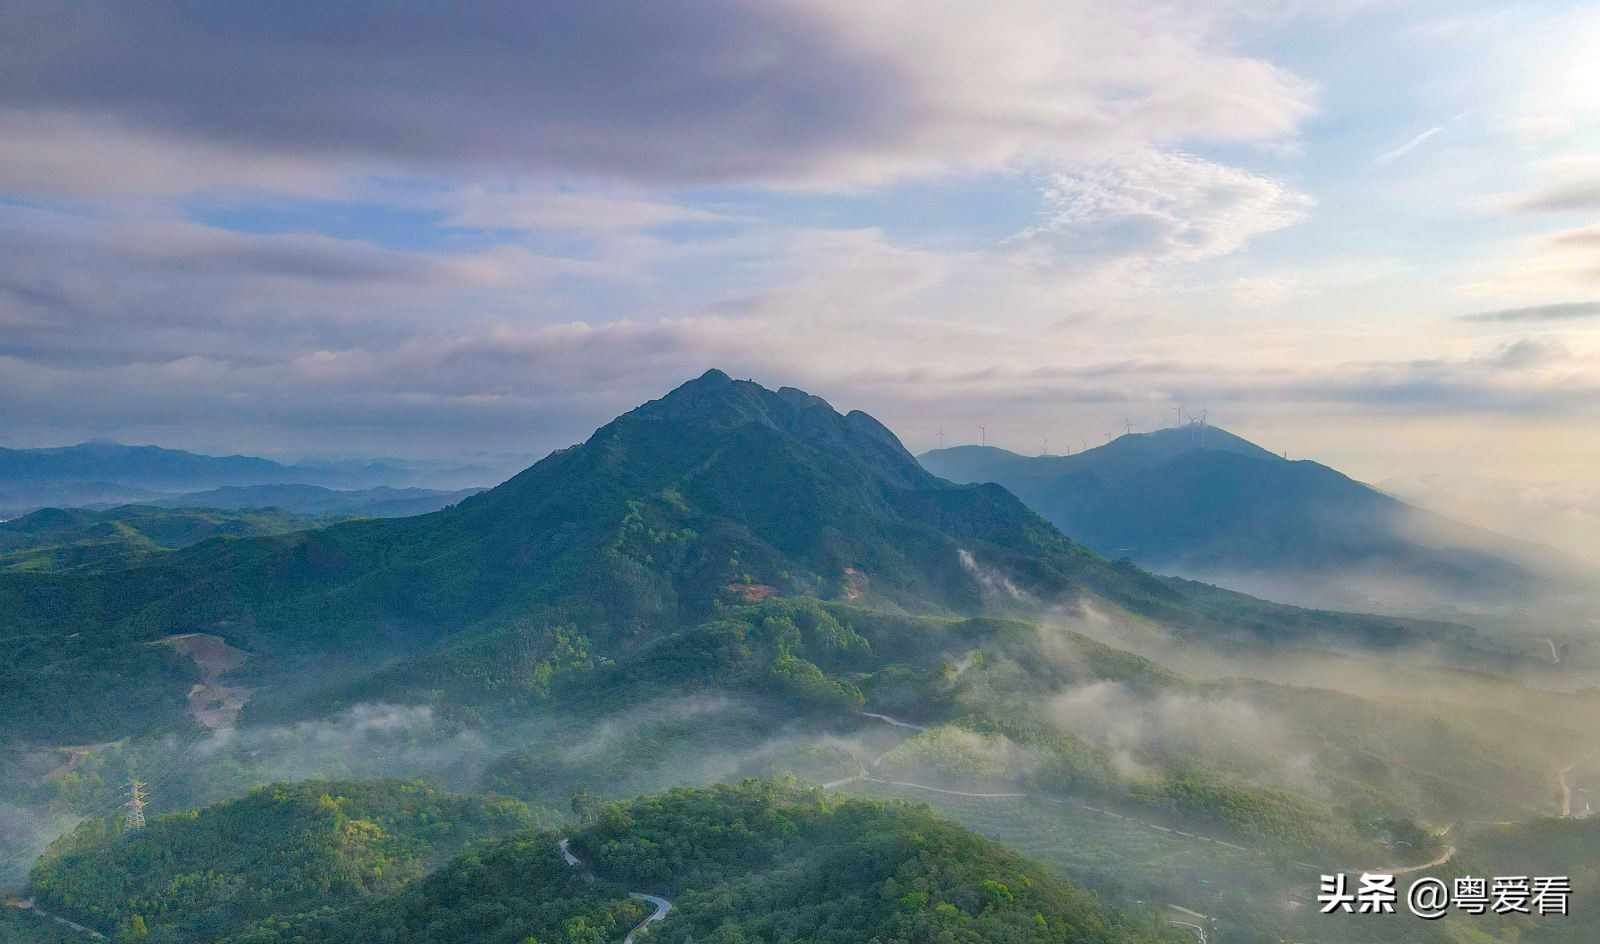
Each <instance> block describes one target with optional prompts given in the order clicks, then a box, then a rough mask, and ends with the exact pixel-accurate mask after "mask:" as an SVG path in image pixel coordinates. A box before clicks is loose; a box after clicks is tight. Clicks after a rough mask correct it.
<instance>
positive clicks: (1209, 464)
mask: <svg viewBox="0 0 1600 944" xmlns="http://www.w3.org/2000/svg"><path fill="white" fill-rule="evenodd" d="M1203 437H1204V438H1203V441H1202V430H1201V429H1200V427H1199V426H1195V425H1191V426H1185V427H1180V428H1172V429H1163V430H1158V431H1155V432H1150V433H1136V434H1131V435H1126V436H1123V437H1121V438H1118V439H1115V440H1113V441H1111V442H1109V443H1107V444H1106V445H1104V446H1098V447H1096V448H1093V449H1089V450H1086V451H1084V452H1081V453H1078V454H1077V455H1071V456H1021V455H1017V454H1016V453H1012V452H1007V451H1006V450H1004V449H997V448H994V447H982V446H958V447H954V448H950V449H941V450H935V451H932V452H929V453H926V454H924V455H922V456H921V457H919V458H920V461H921V462H922V464H923V466H924V467H925V468H927V469H928V470H929V471H931V472H934V473H935V474H937V475H940V476H943V477H944V478H948V479H950V480H951V481H954V482H968V483H970V482H994V483H997V484H999V485H1003V486H1005V487H1006V488H1007V489H1009V490H1010V491H1012V492H1013V493H1015V494H1016V495H1017V496H1018V497H1020V498H1021V499H1022V500H1023V501H1025V502H1027V503H1028V504H1029V505H1030V506H1031V507H1032V508H1034V510H1036V511H1038V512H1039V514H1041V515H1043V516H1044V517H1045V518H1046V519H1048V520H1049V521H1050V522H1051V523H1052V524H1054V525H1056V526H1057V527H1059V528H1061V529H1062V530H1063V531H1064V532H1066V533H1067V534H1069V535H1071V536H1072V537H1073V538H1074V539H1076V540H1079V541H1081V542H1083V543H1084V544H1085V545H1087V546H1088V547H1090V548H1091V549H1093V550H1095V551H1097V552H1099V553H1101V554H1104V555H1106V556H1108V557H1112V558H1120V557H1127V558H1130V559H1132V560H1134V561H1137V562H1138V563H1140V564H1141V565H1144V566H1146V567H1150V568H1152V569H1154V570H1157V571H1160V572H1163V573H1170V574H1176V575H1182V576H1188V577H1193V578H1196V579H1201V580H1206V581H1209V582H1215V583H1218V584H1221V585H1224V586H1229V587H1233V588H1235V589H1241V590H1245V591H1247V592H1250V593H1255V594H1258V595H1261V596H1265V597H1268V598H1270V599H1277V600H1283V601H1285V602H1293V603H1299V604H1305V605H1316V606H1329V607H1338V608H1342V609H1362V610H1377V611H1386V612H1413V613H1416V612H1424V613H1437V612H1442V611H1443V612H1452V613H1457V614H1467V613H1471V612H1473V611H1475V610H1484V609H1492V608H1502V607H1506V606H1515V607H1523V606H1527V605H1530V604H1533V603H1537V602H1539V601H1540V600H1541V598H1543V597H1545V596H1548V595H1560V594H1563V593H1573V592H1581V590H1582V589H1584V588H1586V587H1592V586H1593V583H1592V581H1593V579H1594V576H1593V574H1592V573H1591V572H1590V571H1589V570H1588V568H1587V567H1586V565H1584V564H1583V563H1581V562H1579V561H1577V560H1575V559H1572V558H1568V557H1566V556H1564V555H1561V554H1559V553H1557V552H1555V551H1553V550H1550V549H1548V548H1543V547H1539V546H1537V545H1532V544H1526V543H1522V542H1518V541H1515V540H1513V539H1511V538H1507V537H1504V536H1501V535H1497V534H1493V533H1491V532H1488V531H1484V530H1482V529H1478V528H1473V527H1471V526H1468V525H1464V524H1461V523H1459V522H1455V521H1452V520H1450V519H1448V518H1446V517H1444V516H1442V515H1438V514H1435V513H1433V512H1430V511H1427V510H1425V509H1420V508H1416V507H1414V506H1411V505H1408V504H1406V503H1405V502H1402V501H1400V500H1399V499H1396V498H1394V497H1392V496H1390V495H1387V494H1385V493H1383V492H1381V491H1378V490H1377V489H1374V488H1372V487H1370V486H1368V485H1364V484H1362V483H1360V482H1357V481H1355V480H1353V479H1351V478H1349V477H1348V476H1346V475H1344V474H1342V473H1340V472H1338V471H1336V470H1334V469H1330V468H1328V467H1327V466H1324V465H1321V464H1319V463H1316V462H1311V461H1306V460H1296V461H1288V460H1285V459H1284V458H1283V457H1281V456H1278V455H1275V454H1273V453H1271V452H1268V451H1267V450H1265V449H1262V448H1261V447H1259V446H1257V445H1255V444H1254V443H1251V442H1249V441H1247V440H1245V439H1242V438H1240V437H1238V436H1235V435H1233V434H1232V433H1229V432H1227V431H1226V430H1223V429H1219V428H1216V427H1207V428H1205V429H1204V431H1203Z"/></svg>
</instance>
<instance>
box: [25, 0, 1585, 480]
mask: <svg viewBox="0 0 1600 944" xmlns="http://www.w3.org/2000/svg"><path fill="white" fill-rule="evenodd" d="M0 46H3V48H0V412H3V414H4V415H5V417H6V423H5V425H4V426H3V427H0V444H4V445H11V446H24V445H43V444H59V443H65V442H72V441H78V440H82V439H87V438H91V437H101V438H117V439H121V440H124V441H133V442H155V443H160V444H163V445H171V446H181V447H187V448H194V449H199V450H209V451H227V452H246V453H258V454H267V455H278V456H297V455H304V454H338V455H357V454H399V455H405V456H415V457H423V456H453V455H466V454H474V453H498V452H507V451H511V452H533V453H542V452H543V451H545V450H548V449H551V448H555V447H559V446H562V445H565V444H567V443H570V442H573V441H575V440H578V439H581V438H583V437H584V436H585V435H586V434H587V433H588V431H589V430H591V429H593V428H594V427H595V426H596V425H598V424H599V423H601V422H604V421H605V420H606V419H608V418H609V417H610V416H612V415H614V414H615V413H617V412H619V411H621V410H623V409H627V408H628V407H630V406H632V405H634V404H636V403H638V402H640V401H642V400H644V399H648V398H650V397H653V396H656V395H659V394H660V393H661V392H662V391H663V390H665V389H667V388H669V387H671V386H673V385H675V384H676V383H679V382H681V381H683V380H685V379H687V378H689V377H692V376H695V375H697V374H699V373H700V372H702V371H703V370H704V369H706V368H708V367H712V366H716V367H721V368H723V369H725V370H727V371H729V372H730V373H733V374H736V375H739V376H750V377H754V378H755V379H758V380H761V381H763V382H766V383H768V384H770V385H779V384H791V385H797V386H803V387H805V388H807V389H809V390H812V391H813V392H816V393H818V394H820V395H823V396H825V397H827V398H829V399H830V400H832V401H833V402H834V403H835V404H836V405H838V406H840V407H842V408H861V409H866V410H868V411H870V412H873V413H874V414H876V415H878V416H879V417H880V418H882V419H883V420H884V421H885V422H887V423H888V424H889V425H890V426H891V427H892V428H894V429H895V430H896V431H897V432H898V433H900V434H901V436H902V437H903V438H904V439H905V440H906V442H907V443H908V445H910V446H911V447H912V448H913V449H916V450H921V449H923V448H927V447H929V446H931V445H932V444H933V439H932V437H933V434H934V432H935V431H936V430H937V429H938V428H940V427H941V426H942V427H944V428H945V429H946V430H947V432H949V434H950V440H951V441H960V439H961V438H962V437H963V436H967V437H968V438H975V437H976V429H975V427H976V426H977V425H978V424H980V423H981V424H984V425H987V426H988V428H989V431H990V439H991V441H994V442H998V443H1000V444H1002V445H1007V446H1010V447H1012V448H1016V449H1018V450H1021V451H1030V450H1032V451H1036V450H1037V449H1038V448H1039V446H1040V443H1041V440H1042V439H1043V437H1045V436H1049V437H1051V439H1052V440H1053V441H1054V442H1055V443H1056V444H1057V448H1058V449H1059V448H1061V446H1060V444H1062V443H1075V442H1078V441H1079V438H1080V437H1088V438H1090V439H1091V440H1092V439H1094V438H1097V437H1099V436H1100V434H1102V433H1104V432H1106V431H1108V430H1110V429H1111V428H1112V426H1113V425H1116V424H1120V421H1121V418H1122V417H1123V416H1124V415H1127V416H1130V417H1132V418H1133V421H1134V422H1135V423H1138V424H1140V425H1141V426H1144V427H1146V428H1148V427H1150V426H1153V425H1157V424H1160V423H1163V422H1165V421H1166V418H1167V417H1169V416H1171V415H1173V414H1172V413H1171V407H1172V405H1174V404H1183V405H1187V406H1189V407H1191V408H1195V409H1198V408H1199V407H1200V406H1201V405H1204V406H1205V407H1207V408H1208V409H1209V410H1210V411H1211V415H1212V416H1213V417H1215V418H1217V419H1218V420H1219V421H1221V422H1222V423H1224V424H1225V425H1228V426H1229V427H1230V428H1233V429H1235V430H1236V431H1238V432H1240V433H1242V434H1245V435H1247V436H1251V437H1253V438H1255V439H1257V440H1258V441H1260V442H1262V443H1263V444H1264V445H1266V446H1268V447H1269V448H1273V449H1276V450H1282V451H1287V452H1289V453H1290V454H1291V455H1298V456H1314V457H1317V458H1319V459H1322V460H1324V461H1326V462H1329V463H1330V464H1333V465H1336V466H1338V467H1341V468H1344V469H1347V470H1348V471H1351V472H1352V473H1354V474H1357V475H1360V476H1362V477H1364V478H1367V479H1369V480H1374V481H1388V480H1390V479H1395V480H1397V481H1398V480H1401V479H1404V480H1420V479H1422V478H1424V477H1427V476H1434V475H1437V474H1441V473H1448V474H1449V475H1452V476H1456V477H1458V478H1459V477H1472V478H1476V479H1479V480H1484V481H1487V480H1515V481H1519V482H1528V483H1540V484H1541V486H1542V487H1546V488H1548V487H1549V486H1550V485H1551V484H1552V483H1565V484H1569V485H1570V484H1572V483H1577V485H1580V486H1582V487H1585V488H1591V489H1594V490H1600V436H1595V435H1594V432H1595V431H1596V430H1597V429H1600V422H1597V421H1600V304H1596V303H1597V302H1600V226H1597V225H1596V224H1597V222H1600V65H1597V63H1600V10H1597V9H1596V8H1595V7H1594V5H1593V4H1583V3H1569V4H1560V3H1541V4H1526V3H1501V4H1492V3H1483V4H1473V3H1467V4H1464V3H1442V2H1441V3H1426V2H1423V3H1416V2H1412V3H1383V2H1376V0H1370V2H1362V0H1349V2H1339V0H1333V2H1325V3H1316V4H1312V3H1298V2H1293V0H1279V2H1269V0H1226V2H1219V3H1216V4H1211V5H1207V4H1169V3H1157V2H1139V0H1134V2H1111V0H1070V2H1060V0H1057V2H1035V0H991V2H982V3H979V2H900V0H886V2H883V3H878V4H871V5H863V4H858V3H847V2H843V0H776V2H768V3H762V4H750V3H734V2H731V0H702V2H688V0H663V2H659V3H653V4H650V5H647V6H639V5H636V4H629V3H612V2H603V0H602V2H583V3H579V2H564V0H554V2H548V3H541V4H525V3H512V2H494V3H471V4H465V5H461V4H448V5H446V4H438V5H432V4H414V5H406V6H405V7H404V8H402V7H400V6H399V5H394V4H377V3H364V2H352V3H348V4H341V5H338V6H337V7H324V8H316V7H306V6H300V5H260V6H253V7H250V8H246V7H243V6H224V7H218V6H215V5H209V4H199V3H186V2H156V3H150V4H141V5H139V7H137V8H135V7H132V6H128V5H124V4H115V3H95V2H83V3H70V4H69V3H60V2H53V3H51V2H45V3H41V2H32V0H19V2H17V3H13V4H8V5H7V8H6V10H5V11H4V12H3V13H0ZM1550 306H1565V307H1559V308H1552V307H1550ZM1485 313H1500V314H1495V315H1493V316H1492V317H1487V316H1484V315H1485ZM1474 315H1477V316H1480V317H1465V318H1464V317H1463V316H1474ZM1486 443H1493V446H1492V447H1491V448H1486V446H1485V444H1486Z"/></svg>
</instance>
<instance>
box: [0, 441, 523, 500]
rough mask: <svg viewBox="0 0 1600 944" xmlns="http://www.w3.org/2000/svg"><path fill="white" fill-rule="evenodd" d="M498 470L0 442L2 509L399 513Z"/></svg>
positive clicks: (456, 496)
mask: <svg viewBox="0 0 1600 944" xmlns="http://www.w3.org/2000/svg"><path fill="white" fill-rule="evenodd" d="M507 458H508V459H509V457H507ZM504 477H505V474H504V473H502V472H496V471H495V470H494V469H492V468H490V467H488V466H482V465H450V464H444V463H410V462H404V461H402V460H377V461H371V462H353V463H307V464H299V465H285V464H283V463H279V462H274V461H272V460H270V459H261V458H257V457H254V456H206V455H199V454H196V453H192V452H185V451H183V450H179V449H162V448H160V447H157V446H125V445H121V444H118V443H83V444H81V445H76V446H63V447H59V448H53V449H0V515H6V516H13V517H14V516H16V515H18V514H22V513H25V512H27V511H31V510H33V509H36V508H46V507H58V508H68V507H78V508H97V509H105V508H109V507H112V506H115V505H123V504H130V503H135V502H138V503H146V504H152V505H160V506H163V507H169V508H172V507H210V508H225V509H237V508H247V507H250V508H259V507H278V508H283V509H285V510H288V511H293V512H296V513H298V514H338V515H361V516H366V515H373V516H399V515H408V514H422V513H424V512H428V511H434V510H437V509H438V508H441V507H443V506H444V505H447V504H450V503H452V502H455V501H459V500H460V499H461V498H463V497H465V496H466V495H468V494H471V493H472V491H475V490H478V489H470V488H469V489H464V488H463V486H466V485H472V486H484V485H489V484H493V483H494V482H496V481H499V480H500V479H502V478H504ZM420 485H435V486H442V488H419V487H417V486H420Z"/></svg>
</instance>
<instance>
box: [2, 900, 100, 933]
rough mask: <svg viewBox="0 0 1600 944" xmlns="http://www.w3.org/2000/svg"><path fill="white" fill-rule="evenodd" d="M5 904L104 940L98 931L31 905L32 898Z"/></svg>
mask: <svg viewBox="0 0 1600 944" xmlns="http://www.w3.org/2000/svg"><path fill="white" fill-rule="evenodd" d="M6 904H8V905H10V906H11V907H13V908H16V909H18V910H19V911H31V912H33V913H34V914H36V915H38V916H39V917H41V918H48V919H49V920H51V921H54V922H55V923H56V924H62V925H66V926H67V927H69V928H71V929H72V930H74V931H77V932H78V933H79V934H85V935H88V936H89V937H92V938H94V939H95V940H97V941H103V940H105V939H106V936H105V935H104V934H101V933H100V932H99V931H96V930H94V929H93V928H86V927H84V926H83V925H81V924H79V923H78V922H76V921H68V920H67V919H66V918H63V917H61V916H60V915H56V914H51V913H50V912H48V911H46V910H44V909H43V908H40V907H38V906H37V905H35V904H34V903H33V899H32V898H24V899H22V900H20V901H9V902H6Z"/></svg>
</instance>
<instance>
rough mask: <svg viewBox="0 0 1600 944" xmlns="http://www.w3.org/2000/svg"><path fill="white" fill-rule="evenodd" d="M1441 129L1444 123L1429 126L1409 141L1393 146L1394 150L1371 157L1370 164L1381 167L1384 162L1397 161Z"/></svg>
mask: <svg viewBox="0 0 1600 944" xmlns="http://www.w3.org/2000/svg"><path fill="white" fill-rule="evenodd" d="M1443 130H1444V125H1436V126H1434V127H1432V128H1429V129H1428V130H1427V131H1424V132H1422V133H1421V134H1419V135H1417V136H1416V137H1414V138H1412V139H1411V140H1410V141H1407V142H1406V143H1404V144H1402V145H1400V146H1399V147H1397V148H1395V149H1394V150H1392V151H1388V152H1385V153H1383V154H1380V155H1378V156H1377V157H1375V158H1373V159H1372V164H1373V166H1374V167H1382V166H1384V165H1385V164H1390V163H1393V162H1394V161H1397V160H1399V159H1400V158H1402V157H1405V156H1406V155H1407V154H1410V153H1411V152H1412V151H1415V150H1416V149H1417V148H1419V147H1421V146H1422V145H1423V144H1425V143H1426V142H1427V141H1428V139H1429V138H1432V137H1433V136H1434V135H1436V134H1438V133H1439V132H1441V131H1443Z"/></svg>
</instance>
